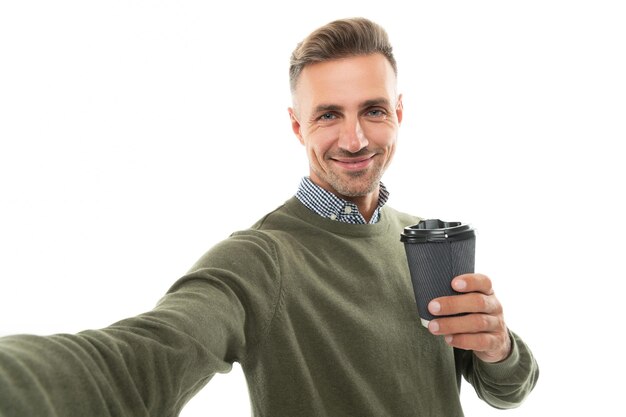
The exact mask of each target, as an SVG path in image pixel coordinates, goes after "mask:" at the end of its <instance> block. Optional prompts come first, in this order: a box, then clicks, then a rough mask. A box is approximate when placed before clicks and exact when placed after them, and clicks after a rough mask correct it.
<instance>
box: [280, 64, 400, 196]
mask: <svg viewBox="0 0 626 417" xmlns="http://www.w3.org/2000/svg"><path fill="white" fill-rule="evenodd" d="M294 106H295V108H293V109H289V114H290V115H291V124H292V128H293V131H294V133H295V134H296V136H297V137H298V139H299V140H300V142H301V143H302V144H303V145H304V146H305V147H306V152H307V156H308V158H309V165H310V177H311V180H312V181H313V182H314V183H316V184H317V185H319V186H321V187H322V188H324V189H326V190H328V191H330V192H332V193H334V194H337V195H339V196H342V197H347V199H351V198H350V197H361V196H366V195H368V194H371V193H373V192H377V191H378V184H379V181H380V178H381V177H382V175H383V173H384V172H385V170H386V169H387V166H389V163H390V162H391V159H392V157H393V154H394V151H395V147H396V139H397V135H398V127H399V124H400V122H401V120H402V101H401V97H400V96H397V95H396V76H395V74H394V72H393V69H392V67H391V64H389V62H388V61H387V59H386V58H385V57H384V56H383V55H381V54H373V55H365V56H356V57H350V58H344V59H338V60H334V61H326V62H321V63H316V64H312V65H308V66H306V67H305V68H304V70H303V71H302V73H301V74H300V78H299V79H298V84H297V87H296V91H295V94H294Z"/></svg>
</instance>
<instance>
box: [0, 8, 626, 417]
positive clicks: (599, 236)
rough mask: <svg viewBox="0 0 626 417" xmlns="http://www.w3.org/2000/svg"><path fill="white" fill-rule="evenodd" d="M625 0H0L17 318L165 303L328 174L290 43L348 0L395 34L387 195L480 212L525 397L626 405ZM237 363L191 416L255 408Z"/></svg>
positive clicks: (3, 238) (407, 203)
mask: <svg viewBox="0 0 626 417" xmlns="http://www.w3.org/2000/svg"><path fill="white" fill-rule="evenodd" d="M620 3H621V2H618V1H614V2H611V1H600V0H596V1H574V0H573V1H550V0H542V1H524V2H521V1H520V2H510V1H472V2H465V1H445V2H444V1H439V2H435V1H428V2H426V1H417V2H412V3H411V4H412V5H411V7H410V8H407V5H408V4H409V2H400V1H389V0H385V1H375V2H374V1H364V0H361V1H335V2H330V3H328V2H308V3H304V2H278V1H277V2H272V1H263V2H252V1H250V2H241V1H240V2H236V1H233V2H206V1H187V2H173V1H170V2H166V1H154V0H151V1H128V0H125V1H107V2H95V1H67V0H63V1H61V0H59V1H55V2H47V1H27V0H21V1H19V2H17V1H12V2H10V1H4V2H2V3H0V334H2V335H6V334H12V333H23V332H28V333H37V334H49V333H57V332H77V331H80V330H83V329H85V328H95V327H103V326H106V325H108V324H110V323H112V322H114V321H117V320H118V319H121V318H124V317H127V316H130V315H135V314H138V313H141V312H143V311H145V310H148V309H150V308H151V307H152V306H153V305H154V304H155V303H156V301H157V300H158V299H159V298H160V297H161V295H162V294H163V293H164V292H165V291H166V290H167V289H168V287H169V285H170V284H171V283H173V282H174V280H175V279H176V278H178V277H180V276H181V275H182V274H184V273H185V271H186V270H187V268H189V267H190V266H191V265H192V264H193V263H194V261H195V260H196V259H197V258H198V257H199V256H200V255H201V254H202V253H203V252H204V251H205V250H207V249H208V248H209V247H210V246H211V245H212V244H214V243H216V242H218V241H220V240H221V239H223V238H224V237H226V236H227V235H228V234H229V233H231V232H232V231H234V230H237V229H241V228H245V227H247V226H249V225H251V224H252V223H253V222H254V221H255V220H257V219H258V218H259V217H260V216H262V215H263V214H265V213H266V212H267V211H269V210H271V209H273V208H275V207H276V206H277V205H279V204H280V203H282V202H283V201H284V200H286V199H287V198H289V197H290V196H291V195H292V194H293V193H294V192H295V190H296V187H297V185H298V183H299V180H300V177H301V176H303V175H306V174H307V172H308V168H307V161H306V158H305V156H304V152H303V149H302V148H301V146H300V145H299V143H298V142H297V140H296V138H295V137H294V136H293V135H292V133H291V131H290V128H289V120H288V115H287V110H286V109H287V107H288V106H289V105H290V96H289V90H288V82H287V69H288V59H289V55H290V53H291V51H292V49H293V48H294V47H295V45H296V43H297V42H298V41H300V40H301V39H302V38H303V37H304V36H306V35H307V34H308V33H309V32H310V31H311V30H313V29H314V28H316V27H318V26H320V25H322V24H325V23H327V22H328V21H330V20H333V19H336V18H342V17H350V16H365V17H369V18H371V19H373V20H375V21H377V22H379V23H381V24H382V25H383V26H385V27H386V28H387V30H388V32H389V35H390V38H391V41H392V43H393V44H394V47H395V51H396V57H397V60H398V62H399V70H400V75H399V76H400V78H399V85H400V91H401V92H402V93H403V94H404V105H405V116H404V118H405V119H404V123H403V126H402V128H401V131H400V142H399V148H398V154H397V156H396V160H395V162H394V164H393V165H392V167H391V168H390V170H389V172H388V173H387V175H386V177H385V183H386V185H387V186H388V188H389V189H390V190H391V192H392V197H391V200H390V202H389V204H390V205H392V206H394V207H396V208H398V209H401V210H404V211H410V212H412V213H415V214H418V215H421V216H424V217H440V218H443V219H448V220H462V221H467V222H470V223H472V224H473V225H474V227H476V229H477V230H478V232H479V235H478V252H477V269H478V270H480V271H481V272H484V273H487V274H489V275H490V276H491V277H492V278H493V280H494V282H495V288H496V291H497V293H498V295H499V297H500V299H501V301H502V303H503V305H504V307H505V315H506V317H507V319H508V323H509V325H510V327H511V328H512V329H513V330H515V331H516V332H517V333H519V334H520V335H521V336H522V337H523V338H524V339H525V340H526V341H527V343H528V344H529V345H530V346H531V347H532V349H533V351H534V353H535V355H536V357H537V359H538V361H539V363H540V367H541V377H540V381H539V384H538V385H537V388H536V390H535V392H534V393H533V394H532V395H531V397H530V398H529V399H528V400H527V401H526V403H524V404H523V406H522V407H521V408H519V409H517V410H513V411H508V412H502V411H497V410H492V409H490V408H489V407H488V406H487V405H485V404H484V403H482V402H480V401H479V400H477V399H476V397H475V395H474V393H473V392H472V389H471V387H470V386H469V385H467V384H465V385H464V388H463V402H464V404H465V407H466V414H467V415H468V416H511V417H512V416H546V415H568V414H570V413H574V412H576V413H577V415H578V413H581V414H582V413H584V414H592V413H593V414H595V415H602V416H613V415H617V413H618V411H617V410H618V409H622V408H623V402H622V401H620V396H621V395H622V391H623V388H624V386H623V382H622V378H623V373H624V371H625V370H626V369H625V365H624V361H623V359H622V356H623V355H622V353H621V350H622V349H623V345H620V343H619V342H618V340H619V338H620V337H621V335H622V333H623V319H624V311H623V302H622V298H623V296H622V294H623V293H624V290H625V284H624V281H625V279H626V274H625V273H624V259H623V257H624V252H625V251H624V249H625V245H624V240H625V235H624V234H625V233H626V228H625V227H624V210H625V209H626V206H625V205H624V203H623V195H624V178H626V175H625V174H626V172H625V169H624V151H623V150H622V149H623V147H622V145H623V143H624V141H625V140H626V127H625V120H624V119H625V115H626V82H625V79H626V77H625V75H624V74H626V60H625V51H626V48H625V42H624V39H626V30H625V27H626V25H625V24H624V22H625V21H626V14H625V13H624V10H623V8H622V7H620V5H619V4H620ZM249 414H250V408H249V400H248V397H247V391H246V386H245V382H244V379H243V376H242V374H241V370H240V368H238V367H237V366H235V368H234V370H233V371H232V372H231V373H229V374H227V375H218V376H216V377H215V378H214V379H213V380H212V381H211V383H210V384H209V385H208V386H207V388H205V389H204V390H203V391H202V392H201V393H200V394H199V395H197V396H196V397H195V398H194V399H193V400H192V401H191V402H190V403H189V405H188V407H187V408H186V409H185V410H184V411H183V413H182V416H184V417H192V416H206V415H212V416H247V415H249Z"/></svg>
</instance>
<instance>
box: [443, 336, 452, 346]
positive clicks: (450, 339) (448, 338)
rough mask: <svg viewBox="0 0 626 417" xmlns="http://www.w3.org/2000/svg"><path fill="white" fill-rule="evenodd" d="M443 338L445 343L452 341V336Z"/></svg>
mask: <svg viewBox="0 0 626 417" xmlns="http://www.w3.org/2000/svg"><path fill="white" fill-rule="evenodd" d="M444 339H446V343H447V344H450V343H452V336H446V337H445V338H444Z"/></svg>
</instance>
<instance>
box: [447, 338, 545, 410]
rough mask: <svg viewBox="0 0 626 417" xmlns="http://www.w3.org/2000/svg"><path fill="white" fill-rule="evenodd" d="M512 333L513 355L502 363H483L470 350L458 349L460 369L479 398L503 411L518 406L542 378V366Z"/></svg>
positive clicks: (457, 355)
mask: <svg viewBox="0 0 626 417" xmlns="http://www.w3.org/2000/svg"><path fill="white" fill-rule="evenodd" d="M509 334H510V337H511V353H510V354H509V356H508V357H507V358H506V359H504V360H503V361H501V362H497V363H487V362H483V361H481V360H480V359H478V358H477V357H476V356H475V355H474V354H473V353H472V352H471V351H461V350H455V356H456V361H457V366H460V367H461V372H462V374H463V376H464V377H465V379H466V380H467V381H468V382H469V383H470V384H472V386H473V387H474V390H476V393H477V394H478V397H479V398H481V399H483V400H484V401H486V402H487V403H488V404H489V405H491V406H492V407H495V408H500V409H508V408H515V407H517V406H519V405H520V404H521V403H522V402H523V401H524V399H526V397H527V396H528V394H530V392H531V391H532V390H533V388H534V387H535V385H536V383H537V379H538V378H539V367H538V365H537V362H536V361H535V359H534V357H533V355H532V353H531V351H530V349H529V348H528V346H526V344H525V343H524V342H523V341H522V339H521V338H520V337H519V336H517V335H516V334H515V333H513V332H511V331H509Z"/></svg>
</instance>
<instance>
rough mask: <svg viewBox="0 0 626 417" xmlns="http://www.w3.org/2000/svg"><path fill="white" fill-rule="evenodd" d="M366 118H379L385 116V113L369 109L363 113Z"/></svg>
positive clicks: (380, 110)
mask: <svg viewBox="0 0 626 417" xmlns="http://www.w3.org/2000/svg"><path fill="white" fill-rule="evenodd" d="M365 115H366V116H368V117H374V118H381V117H385V116H387V112H386V111H384V110H382V109H370V110H368V111H366V112H365Z"/></svg>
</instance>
